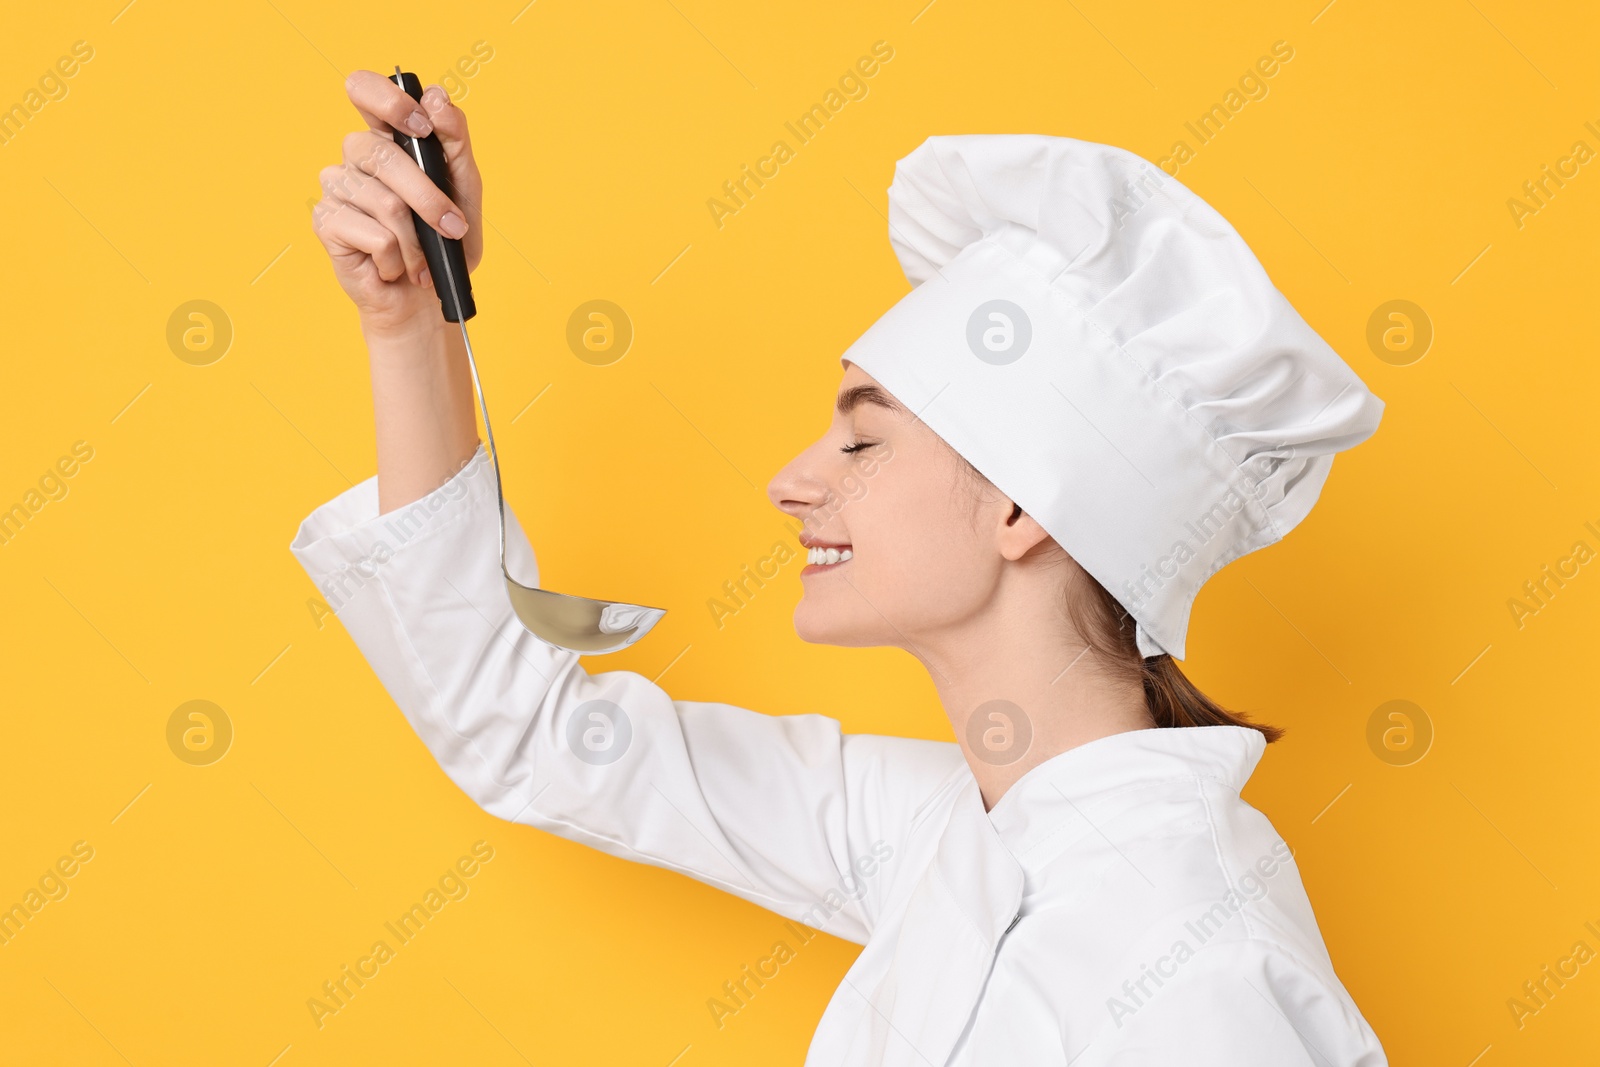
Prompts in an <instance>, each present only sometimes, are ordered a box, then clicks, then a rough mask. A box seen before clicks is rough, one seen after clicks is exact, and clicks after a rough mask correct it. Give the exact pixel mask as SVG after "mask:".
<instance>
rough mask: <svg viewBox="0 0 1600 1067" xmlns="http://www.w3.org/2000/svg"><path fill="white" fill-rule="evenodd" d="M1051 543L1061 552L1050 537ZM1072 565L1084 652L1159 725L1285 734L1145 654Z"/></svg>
mask: <svg viewBox="0 0 1600 1067" xmlns="http://www.w3.org/2000/svg"><path fill="white" fill-rule="evenodd" d="M949 451H950V454H951V455H952V456H954V457H955V458H956V460H957V462H958V463H959V464H960V468H961V469H962V470H963V471H964V472H965V474H966V475H967V477H968V479H969V482H970V484H971V485H972V486H973V488H974V489H976V490H978V491H979V493H980V495H981V493H982V492H983V491H985V490H987V489H991V488H993V485H994V483H992V482H990V481H989V479H987V478H985V477H984V476H983V474H982V472H980V471H979V470H978V468H976V467H974V466H973V465H972V464H971V463H970V462H968V460H967V458H966V457H965V456H962V455H961V454H960V453H959V452H956V450H955V449H953V448H952V449H949ZM1021 517H1022V505H1021V504H1018V503H1016V502H1015V501H1013V502H1012V505H1011V518H1010V520H1008V521H1010V522H1016V521H1017V519H1019V518H1021ZM1050 544H1051V545H1052V546H1053V547H1054V548H1055V550H1057V551H1060V546H1059V545H1057V544H1056V543H1055V542H1054V541H1053V540H1052V541H1051V542H1050ZM1072 569H1073V570H1075V571H1076V572H1077V578H1078V582H1077V584H1078V585H1079V586H1080V588H1081V589H1082V592H1080V593H1079V594H1078V595H1077V596H1076V597H1073V596H1070V595H1069V597H1068V599H1067V615H1068V617H1069V618H1070V619H1071V621H1072V626H1073V628H1074V629H1075V630H1077V632H1078V634H1079V636H1081V637H1082V638H1083V640H1084V642H1085V643H1086V644H1087V645H1088V646H1089V647H1088V651H1090V652H1093V653H1094V655H1095V659H1096V661H1097V664H1096V665H1097V666H1098V667H1099V668H1100V669H1101V670H1102V671H1104V672H1106V674H1107V675H1109V676H1110V677H1111V678H1113V679H1115V680H1117V681H1119V682H1122V683H1124V684H1128V685H1132V683H1133V682H1134V681H1135V680H1137V681H1138V682H1139V683H1140V684H1141V685H1142V686H1143V687H1144V701H1145V706H1146V707H1147V708H1148V709H1149V711H1150V718H1151V719H1153V720H1154V721H1155V724H1156V726H1157V727H1172V726H1243V727H1245V728H1246V729H1250V730H1259V731H1260V732H1261V734H1262V735H1263V736H1264V737H1266V739H1267V741H1268V742H1269V743H1270V742H1273V741H1276V740H1278V739H1279V738H1281V737H1282V736H1283V729H1282V728H1281V727H1277V726H1271V725H1269V724H1267V723H1257V722H1251V721H1250V720H1249V719H1246V718H1245V717H1244V716H1242V715H1238V714H1235V713H1234V712H1231V711H1229V710H1228V709H1226V708H1224V707H1222V706H1221V705H1220V704H1218V703H1217V702H1216V701H1214V700H1212V699H1211V698H1210V697H1208V696H1206V695H1205V694H1204V693H1202V692H1200V690H1199V689H1198V688H1196V687H1195V684H1194V683H1193V682H1191V681H1189V679H1188V678H1186V677H1185V676H1184V673H1183V671H1182V670H1181V669H1180V668H1179V667H1178V665H1177V663H1175V662H1174V661H1173V659H1172V656H1171V655H1169V654H1168V653H1165V652H1163V653H1162V654H1161V655H1159V656H1151V657H1149V658H1148V659H1147V658H1145V656H1144V654H1143V653H1142V652H1140V651H1139V642H1138V637H1137V634H1136V633H1135V629H1134V628H1135V626H1136V622H1135V620H1134V618H1133V616H1132V615H1129V614H1128V610H1127V609H1126V608H1124V607H1123V606H1122V604H1121V603H1120V602H1118V600H1117V598H1116V597H1114V596H1112V595H1111V592H1110V590H1108V589H1106V587H1105V586H1103V585H1101V584H1100V583H1099V582H1097V581H1095V579H1094V576H1093V575H1091V574H1090V573H1089V572H1088V571H1086V570H1084V569H1083V568H1082V567H1081V566H1078V564H1077V562H1076V561H1075V560H1074V561H1073V562H1072Z"/></svg>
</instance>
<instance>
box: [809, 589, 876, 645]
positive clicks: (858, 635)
mask: <svg viewBox="0 0 1600 1067" xmlns="http://www.w3.org/2000/svg"><path fill="white" fill-rule="evenodd" d="M794 632H795V634H796V635H798V636H799V638H800V640H802V641H804V642H806V643H807V644H812V645H838V646H840V647H843V648H865V647H870V646H872V645H876V644H879V643H880V642H878V641H876V640H874V637H873V635H872V634H869V633H867V632H865V631H864V630H863V628H862V626H861V625H860V620H857V619H851V618H847V617H846V612H844V611H835V610H832V609H829V608H822V607H819V606H818V605H816V604H807V602H806V601H805V600H803V599H802V600H801V601H800V603H799V604H797V605H795V609H794Z"/></svg>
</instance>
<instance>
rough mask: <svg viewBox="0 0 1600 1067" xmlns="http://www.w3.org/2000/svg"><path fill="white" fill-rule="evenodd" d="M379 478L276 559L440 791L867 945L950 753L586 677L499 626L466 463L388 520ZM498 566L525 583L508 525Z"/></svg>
mask: <svg viewBox="0 0 1600 1067" xmlns="http://www.w3.org/2000/svg"><path fill="white" fill-rule="evenodd" d="M377 498H378V488H377V485H376V482H375V480H374V479H371V478H369V479H367V480H366V481H365V482H362V483H361V484H360V485H357V486H354V487H353V488H351V489H348V490H346V491H345V492H344V493H342V494H340V495H339V496H338V497H335V498H334V499H333V500H331V501H329V502H328V503H326V504H324V505H322V506H321V507H319V508H317V509H316V510H315V511H314V512H312V514H311V515H310V516H309V517H308V518H307V519H306V520H305V522H304V523H303V524H302V525H301V528H300V531H299V533H298V534H297V535H296V537H295V539H294V542H293V543H292V544H291V545H290V550H291V551H292V552H293V553H294V555H295V557H296V558H297V559H298V560H299V561H300V562H301V564H302V565H303V566H304V567H305V569H306V572H307V573H308V574H309V575H310V576H311V578H312V580H313V581H315V582H316V583H317V584H318V586H319V587H320V588H321V589H322V590H323V594H324V596H325V597H326V598H327V599H328V602H329V604H330V605H331V606H332V607H333V608H334V609H335V610H336V611H337V613H338V616H339V619H340V621H341V622H343V624H344V626H345V629H346V630H347V631H348V632H349V634H350V636H351V637H352V638H353V639H354V641H355V643H356V647H357V648H358V649H360V651H361V653H362V655H364V656H365V657H366V659H367V661H368V663H369V664H370V665H371V666H372V669H373V670H374V672H376V673H377V675H378V677H379V679H380V680H381V681H382V682H383V685H384V687H385V688H386V689H387V690H388V691H389V693H390V695H391V696H392V697H393V698H394V700H395V703H396V704H398V705H399V707H400V710H401V711H402V712H403V713H404V715H405V716H406V719H407V720H408V721H409V722H410V724H411V726H412V728H413V729H414V730H415V731H416V733H417V735H418V736H419V737H420V738H421V739H422V741H423V742H424V743H425V744H426V745H427V746H428V749H429V750H430V751H431V752H432V753H433V755H434V757H435V758H436V759H437V760H438V762H439V765H440V766H441V767H442V768H443V769H444V771H445V773H446V774H448V775H449V776H450V778H451V779H452V780H453V781H454V782H455V783H456V784H457V785H458V786H459V787H460V788H461V789H462V790H463V791H464V792H466V793H467V795H468V796H470V797H471V798H472V799H473V800H474V801H476V802H477V803H478V804H479V805H480V806H482V807H483V808H484V809H486V810H487V811H489V812H490V813H491V814H493V815H496V816H498V817H500V818H502V819H508V820H511V821H515V822H521V823H526V824H528V825H531V826H536V827H538V828H540V829H542V830H546V831H549V832H550V833H554V834H558V835H560V836H562V837H565V838H568V839H570V840H573V841H577V842H580V843H582V844H586V845H590V846H592V847H594V848H597V849H600V850H601V851H604V852H607V853H610V854H611V855H614V856H618V857H621V858H623V859H628V860H633V861H637V862H641V863H648V864H651V865H654V866H659V867H666V868H669V869H671V870H676V871H679V872H681V873H683V874H687V875H689V876H690V877H692V878H695V879H698V880H699V881H702V882H706V883H708V884H710V885H714V886H717V887H718V888H721V889H724V890H726V891H727V892H729V893H732V894H734V895H736V896H739V897H742V898H744V899H746V900H749V901H752V902H754V903H756V904H759V905H761V906H763V907H765V908H768V909H769V910H772V911H775V912H777V913H778V914H781V915H784V916H786V917H789V918H792V919H797V920H799V921H801V922H804V923H806V924H807V925H809V926H813V927H816V928H818V929H823V930H826V931H827V932H829V933H833V934H836V935H837V936H839V937H843V938H846V939H849V940H853V941H856V942H864V941H865V940H866V939H867V935H868V934H869V933H870V931H871V930H872V928H873V926H874V924H875V922H876V918H877V916H878V915H879V914H880V913H881V908H882V907H883V904H884V899H885V895H886V892H887V891H888V889H889V887H890V886H891V885H892V884H893V882H894V880H895V879H896V878H897V877H898V876H899V875H900V873H901V872H902V871H906V870H908V868H909V864H911V863H914V862H916V858H915V857H914V856H912V855H911V850H910V849H909V848H908V847H907V846H908V842H909V840H910V839H911V837H912V828H913V825H914V823H915V820H916V816H917V815H918V813H919V811H921V810H923V809H924V807H925V805H926V802H927V801H929V800H930V799H931V798H932V797H933V796H934V795H935V794H936V793H937V792H938V791H939V790H940V788H941V787H943V786H945V785H946V784H949V783H953V782H955V780H956V779H955V778H954V777H953V776H954V775H955V773H956V772H957V771H963V772H964V770H965V762H964V760H963V758H962V756H961V754H960V751H959V749H958V748H957V747H956V746H955V745H953V744H949V743H943V742H934V741H921V740H914V739H910V738H897V737H882V736H876V735H868V734H843V733H842V732H841V730H840V725H839V723H838V721H837V720H835V719H833V718H829V717H825V716H822V715H788V716H769V715H763V714H760V713H758V712H755V711H750V710H747V709H744V708H740V707H736V706H733V705H729V704H723V703H717V702H706V701H688V700H674V699H672V698H671V697H670V696H668V695H667V693H666V692H665V691H664V690H662V689H661V687H659V686H658V685H656V684H655V683H653V682H651V681H650V680H649V679H648V678H646V677H644V676H643V675H641V674H638V673H635V672H633V671H606V672H604V673H600V674H595V675H590V674H589V673H588V672H586V671H585V670H584V669H583V667H582V665H581V664H580V663H579V658H578V655H577V654H576V653H573V652H569V651H566V650H563V649H558V648H555V647H554V646H551V645H548V644H545V643H544V642H542V641H540V640H539V639H537V638H535V637H534V636H533V635H531V634H529V633H528V632H527V631H526V630H524V629H523V627H522V626H521V624H520V623H519V622H518V621H517V619H516V617H515V615H513V614H512V611H511V605H510V601H509V600H508V599H507V596H506V589H505V582H504V579H503V578H502V577H501V574H500V559H499V539H498V532H497V530H496V523H497V521H498V513H497V511H496V497H495V489H494V475H493V471H492V470H491V469H490V468H489V465H488V458H487V454H486V453H485V452H484V451H483V450H482V449H481V448H480V449H479V450H478V451H477V452H476V453H475V454H474V456H473V458H472V460H471V462H469V463H468V464H467V466H466V467H465V468H464V469H463V470H462V471H460V472H459V473H458V474H456V475H455V476H453V477H452V478H451V479H450V480H449V481H447V482H446V484H445V485H443V486H440V487H439V488H438V489H436V490H435V491H433V492H432V493H429V494H427V495H426V496H425V497H423V498H421V499H419V500H417V501H415V502H413V503H412V504H410V505H408V506H406V507H402V508H400V509H398V510H396V511H394V512H391V513H389V514H385V515H380V514H379V513H378V504H377ZM506 551H507V556H508V564H509V565H510V567H511V569H512V571H513V572H514V573H517V574H521V575H527V576H530V578H531V580H537V575H538V567H537V561H536V559H535V557H534V554H533V550H532V548H531V546H530V545H529V543H528V540H527V537H526V536H525V535H524V533H523V531H522V527H521V525H520V523H518V521H517V519H516V515H515V513H514V512H513V511H512V510H511V509H510V508H509V507H508V508H507V510H506Z"/></svg>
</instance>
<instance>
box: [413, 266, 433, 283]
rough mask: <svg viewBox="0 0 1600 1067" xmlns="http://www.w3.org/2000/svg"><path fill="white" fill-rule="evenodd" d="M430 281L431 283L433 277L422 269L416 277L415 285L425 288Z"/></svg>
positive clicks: (426, 270)
mask: <svg viewBox="0 0 1600 1067" xmlns="http://www.w3.org/2000/svg"><path fill="white" fill-rule="evenodd" d="M431 281H433V275H431V274H429V273H428V268H427V267H423V268H422V273H421V274H419V275H418V276H417V284H418V285H421V286H423V287H424V288H426V287H427V285H428V283H429V282H431Z"/></svg>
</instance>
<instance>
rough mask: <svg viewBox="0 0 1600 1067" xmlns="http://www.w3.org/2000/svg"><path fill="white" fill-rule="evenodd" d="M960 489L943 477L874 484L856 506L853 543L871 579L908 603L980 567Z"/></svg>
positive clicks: (867, 578) (866, 577) (864, 576)
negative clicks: (858, 549) (942, 478)
mask: <svg viewBox="0 0 1600 1067" xmlns="http://www.w3.org/2000/svg"><path fill="white" fill-rule="evenodd" d="M963 493H964V488H963V487H962V486H960V485H956V486H952V485H950V484H948V483H947V482H945V481H942V480H939V481H936V480H933V479H929V480H928V481H925V482H924V481H914V480H909V479H902V480H899V481H895V482H888V483H885V484H883V485H881V486H875V487H874V489H873V491H872V492H869V493H868V494H867V495H866V496H865V497H863V498H862V499H861V500H860V501H859V502H858V503H857V504H856V505H855V506H856V507H857V508H858V511H859V514H858V516H857V517H856V519H853V520H851V521H850V522H849V529H850V537H851V541H852V542H853V543H855V544H858V545H860V546H861V550H862V554H863V557H864V559H865V561H866V564H867V565H866V566H864V567H862V568H861V571H863V572H870V575H869V574H866V573H862V574H858V575H857V578H858V579H860V580H863V581H871V582H872V583H873V585H874V586H876V587H878V588H879V589H882V590H893V591H894V593H895V596H896V598H897V599H900V600H903V601H906V602H910V601H914V600H917V599H918V598H919V597H921V596H924V595H928V594H932V593H934V592H938V591H947V590H948V589H949V588H950V587H951V585H952V584H953V583H954V580H955V579H956V578H957V577H958V576H966V575H970V574H972V573H973V572H974V571H975V570H976V569H978V567H979V564H978V558H977V539H976V536H975V535H974V533H973V530H972V513H971V511H970V509H969V508H968V506H967V505H968V498H967V497H966V496H965V495H963Z"/></svg>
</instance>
